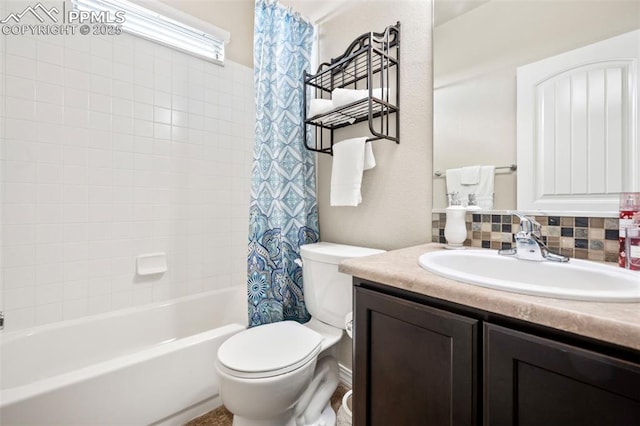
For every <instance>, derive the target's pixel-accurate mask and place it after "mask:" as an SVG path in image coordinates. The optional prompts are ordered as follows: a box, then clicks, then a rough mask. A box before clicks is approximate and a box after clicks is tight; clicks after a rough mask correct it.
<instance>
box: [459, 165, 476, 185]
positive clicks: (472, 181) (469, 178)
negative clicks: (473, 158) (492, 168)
mask: <svg viewBox="0 0 640 426" xmlns="http://www.w3.org/2000/svg"><path fill="white" fill-rule="evenodd" d="M460 183H461V184H462V185H477V184H479V183H480V166H470V167H463V168H462V169H461V170H460Z"/></svg>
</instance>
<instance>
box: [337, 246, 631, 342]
mask: <svg viewBox="0 0 640 426" xmlns="http://www.w3.org/2000/svg"><path fill="white" fill-rule="evenodd" d="M436 250H443V248H442V244H436V243H431V244H425V245H421V246H415V247H409V248H405V249H400V250H394V251H389V252H386V253H381V254H376V255H373V256H367V257H363V258H354V259H348V260H345V261H343V262H342V263H341V264H340V271H341V272H344V273H346V274H349V275H353V276H356V277H359V278H363V279H366V280H370V281H375V282H379V283H382V284H387V285H389V286H392V287H396V288H399V289H403V290H408V291H411V292H414V293H419V294H423V295H427V296H431V297H435V298H439V299H444V300H449V301H451V302H455V303H458V304H460V305H465V306H469V307H473V308H477V309H481V310H484V311H488V312H493V313H496V314H501V315H504V316H507V317H511V318H516V319H520V320H524V321H528V322H531V323H535V324H540V325H544V326H547V327H552V328H556V329H559V330H564V331H568V332H571V333H575V334H578V335H582V336H587V337H591V338H594V339H598V340H602V341H605V342H610V343H614V344H617V345H620V346H625V347H629V348H633V349H637V350H640V303H604V302H579V301H573V300H562V299H553V298H549V297H538V296H529V295H523V294H517V293H509V292H505V291H500V290H493V289H489V288H484V287H479V286H474V285H470V284H465V283H462V282H458V281H454V280H450V279H447V278H443V277H440V276H438V275H435V274H433V273H431V272H428V271H426V270H424V269H423V268H421V267H420V266H419V265H418V257H419V256H420V255H422V254H423V253H426V252H429V251H436ZM638 276H639V279H640V273H639V274H638Z"/></svg>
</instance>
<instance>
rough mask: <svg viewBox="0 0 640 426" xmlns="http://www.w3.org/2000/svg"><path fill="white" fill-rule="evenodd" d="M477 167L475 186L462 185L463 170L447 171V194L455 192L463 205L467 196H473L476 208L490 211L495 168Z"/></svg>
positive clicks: (466, 200)
mask: <svg viewBox="0 0 640 426" xmlns="http://www.w3.org/2000/svg"><path fill="white" fill-rule="evenodd" d="M474 167H475V166H474ZM477 167H478V168H479V180H478V183H477V184H475V185H463V184H462V180H463V169H464V168H458V169H447V172H446V182H447V193H448V194H452V193H454V192H457V193H458V194H459V195H460V200H461V201H462V203H463V205H466V204H467V202H468V200H469V194H475V195H476V200H477V202H478V206H479V207H480V208H482V209H485V210H491V209H492V208H493V187H494V178H495V169H496V168H495V166H477Z"/></svg>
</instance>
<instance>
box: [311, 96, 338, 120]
mask: <svg viewBox="0 0 640 426" xmlns="http://www.w3.org/2000/svg"><path fill="white" fill-rule="evenodd" d="M332 109H333V102H332V101H331V99H320V98H317V99H311V103H310V104H309V117H315V116H316V115H320V114H324V113H325V112H329V111H331V110H332Z"/></svg>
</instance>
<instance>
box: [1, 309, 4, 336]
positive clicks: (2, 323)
mask: <svg viewBox="0 0 640 426" xmlns="http://www.w3.org/2000/svg"><path fill="white" fill-rule="evenodd" d="M2 330H4V312H2V311H0V331H2Z"/></svg>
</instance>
